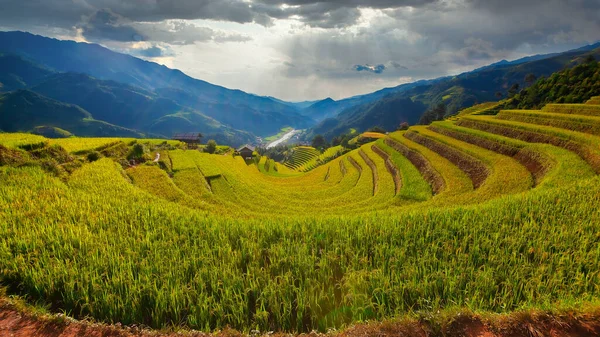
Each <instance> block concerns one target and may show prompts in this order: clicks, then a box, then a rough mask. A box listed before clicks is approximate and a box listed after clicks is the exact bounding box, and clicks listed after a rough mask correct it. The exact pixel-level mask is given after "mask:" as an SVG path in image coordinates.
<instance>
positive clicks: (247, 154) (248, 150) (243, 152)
mask: <svg viewBox="0 0 600 337" xmlns="http://www.w3.org/2000/svg"><path fill="white" fill-rule="evenodd" d="M236 152H237V153H239V154H240V156H242V158H244V159H252V153H254V146H250V145H248V144H246V145H244V146H242V147H240V148H239V149H237V151H236Z"/></svg>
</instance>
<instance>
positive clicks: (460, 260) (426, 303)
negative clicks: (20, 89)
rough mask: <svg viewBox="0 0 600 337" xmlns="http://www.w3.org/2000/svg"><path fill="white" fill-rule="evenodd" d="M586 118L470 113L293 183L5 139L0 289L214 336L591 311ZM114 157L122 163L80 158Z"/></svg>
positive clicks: (177, 152) (274, 172)
mask: <svg viewBox="0 0 600 337" xmlns="http://www.w3.org/2000/svg"><path fill="white" fill-rule="evenodd" d="M593 102H595V101H593ZM593 102H592V103H593ZM583 106H584V105H569V106H564V107H560V106H549V107H547V108H546V109H544V110H541V111H527V112H524V111H502V112H500V113H499V114H498V115H497V116H482V115H477V114H476V112H477V111H479V109H473V112H475V114H469V113H466V114H462V115H461V116H460V117H459V118H456V119H453V120H451V121H443V122H436V123H434V124H432V125H431V126H418V127H411V128H410V129H409V130H408V131H402V132H395V133H391V134H389V135H387V136H385V137H383V138H382V139H379V140H377V141H376V142H372V143H368V144H364V145H362V146H361V147H360V148H359V149H357V150H354V151H351V152H348V153H345V154H343V155H341V156H336V155H335V154H334V153H333V152H334V150H331V153H327V152H326V153H324V154H319V153H315V151H316V150H314V149H311V148H302V150H300V151H299V152H298V154H296V158H295V159H293V160H294V165H289V166H291V168H292V169H290V168H286V167H285V166H284V165H283V164H281V163H276V162H274V161H273V160H271V159H269V158H266V157H262V158H260V160H258V161H257V162H256V163H254V162H253V163H246V162H245V161H244V160H243V159H242V158H240V157H235V156H233V155H232V154H225V155H210V154H206V153H201V152H199V151H198V150H185V149H183V148H181V147H180V148H177V147H178V144H162V142H161V141H144V140H137V141H136V142H135V143H136V144H146V145H144V146H145V148H146V149H147V151H148V153H147V156H148V157H151V158H153V157H154V156H155V153H160V160H159V161H158V162H157V163H154V162H153V161H152V160H150V161H148V162H146V163H145V164H143V163H136V164H135V165H130V164H129V163H128V162H125V163H124V162H123V161H122V160H119V158H117V157H118V156H123V155H124V154H125V153H126V152H127V151H131V149H132V146H133V145H132V144H133V140H122V139H113V140H110V141H109V140H107V139H104V140H98V139H89V140H86V139H83V138H80V139H73V140H71V139H65V140H52V141H48V140H45V139H43V138H40V137H38V136H29V135H23V134H20V135H17V134H0V145H2V147H0V163H4V164H3V166H1V167H0V285H2V286H3V287H5V288H6V291H7V293H8V294H13V295H20V296H23V297H24V298H25V299H26V300H27V301H28V302H30V303H35V304H36V305H45V306H47V307H48V308H50V309H51V310H53V311H60V312H66V313H67V314H69V315H71V316H74V317H79V318H82V317H89V318H92V319H95V320H99V321H104V322H121V323H123V324H145V325H148V326H150V327H155V328H163V327H170V326H173V325H175V326H181V327H184V328H191V329H197V330H203V331H214V330H219V329H224V328H226V327H231V328H234V329H238V330H241V331H245V332H249V331H251V330H260V331H263V332H264V331H285V332H307V331H311V330H318V331H327V330H328V329H331V328H343V327H345V326H349V325H351V324H353V323H356V322H361V321H366V320H378V321H381V320H385V319H389V318H394V317H403V316H407V315H420V317H432V316H435V315H443V314H444V312H447V311H449V310H456V309H468V310H471V311H474V312H513V311H517V310H529V309H541V310H546V309H556V308H573V309H576V310H579V309H581V310H583V309H582V308H589V307H590V305H591V306H592V307H597V305H598V304H600V302H599V299H600V249H598V247H599V245H600V236H599V235H598V233H599V232H600V208H599V207H598V205H599V204H600V178H599V177H598V176H597V173H598V172H600V136H599V133H598V132H597V128H596V124H597V123H598V122H597V117H595V116H594V111H595V110H594V109H595V106H596V105H594V104H587V105H586V106H587V107H585V108H584V107H583ZM486 107H487V106H486ZM555 117H556V118H555ZM598 125H600V124H598ZM115 144H116V145H115ZM107 145H109V146H112V147H114V146H116V147H117V148H118V149H121V150H119V151H104V152H102V153H103V157H101V158H93V160H92V159H90V158H89V156H88V157H86V156H85V155H81V154H78V153H82V152H85V151H90V150H98V149H101V148H102V147H103V146H104V147H106V146H107ZM61 147H62V148H64V149H66V150H67V151H66V152H69V153H71V154H70V155H64V154H63V155H61V157H60V158H58V157H56V155H55V153H59V149H60V148H61ZM317 152H318V151H317ZM60 153H63V152H60ZM114 153H116V155H115V156H116V157H115V156H113V154H114ZM128 153H130V152H128ZM336 153H337V152H336ZM52 156H54V157H52ZM48 158H50V159H51V160H53V161H52V162H51V163H50V164H52V165H50V164H49V162H48V161H47V160H50V159H48ZM316 158H333V159H327V160H326V159H321V165H318V162H317V159H316ZM75 162H76V163H78V165H74V164H73V163H75ZM303 165H304V166H303ZM62 166H68V167H67V168H68V169H67V168H65V170H64V171H65V172H67V173H68V174H65V173H64V172H63V171H60V172H63V173H62V174H57V173H56V172H57V170H58V169H57V167H58V168H60V167H62ZM310 168H312V169H310ZM304 169H310V170H309V171H307V172H305V173H300V172H299V171H301V170H304Z"/></svg>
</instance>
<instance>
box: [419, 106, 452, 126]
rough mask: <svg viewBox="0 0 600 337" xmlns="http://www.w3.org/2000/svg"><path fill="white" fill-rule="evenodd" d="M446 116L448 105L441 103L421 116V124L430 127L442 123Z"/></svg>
mask: <svg viewBox="0 0 600 337" xmlns="http://www.w3.org/2000/svg"><path fill="white" fill-rule="evenodd" d="M444 116H446V104H444V103H440V104H438V105H437V106H436V107H435V108H433V109H430V110H428V111H426V112H425V113H424V114H423V116H421V119H420V120H419V124H423V125H428V124H431V123H432V122H435V121H441V120H443V119H444Z"/></svg>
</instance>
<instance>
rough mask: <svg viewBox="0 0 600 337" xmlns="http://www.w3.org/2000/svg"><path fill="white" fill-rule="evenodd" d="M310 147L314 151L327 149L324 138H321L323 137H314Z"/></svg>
mask: <svg viewBox="0 0 600 337" xmlns="http://www.w3.org/2000/svg"><path fill="white" fill-rule="evenodd" d="M311 145H312V147H314V148H315V149H322V148H324V147H327V140H325V137H323V135H316V136H315V137H314V138H313V140H312V142H311Z"/></svg>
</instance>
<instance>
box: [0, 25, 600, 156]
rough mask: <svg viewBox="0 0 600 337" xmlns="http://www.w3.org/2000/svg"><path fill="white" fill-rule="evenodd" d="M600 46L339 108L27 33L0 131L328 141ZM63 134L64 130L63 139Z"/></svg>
mask: <svg viewBox="0 0 600 337" xmlns="http://www.w3.org/2000/svg"><path fill="white" fill-rule="evenodd" d="M587 55H595V56H598V55H600V44H595V45H590V46H586V47H583V48H580V49H576V50H573V51H569V52H565V53H555V54H548V55H534V56H530V57H526V58H523V59H519V60H515V61H511V62H509V61H504V60H503V61H501V62H498V63H495V64H492V65H489V66H486V67H482V68H479V69H476V70H474V71H471V72H467V73H464V74H460V75H457V76H449V77H442V78H438V79H433V80H423V81H418V82H413V83H407V84H402V85H399V86H396V87H392V88H385V89H382V90H379V91H376V92H374V93H371V94H367V95H360V96H355V97H350V98H346V99H341V100H337V101H336V100H333V99H331V98H326V99H323V100H319V101H305V102H285V101H282V100H279V99H276V98H273V97H264V96H258V95H253V94H249V93H245V92H243V91H240V90H232V89H227V88H224V87H221V86H218V85H214V84H211V83H208V82H205V81H202V80H198V79H194V78H192V77H190V76H187V75H186V74H184V73H183V72H181V71H179V70H176V69H170V68H167V67H165V66H162V65H159V64H156V63H153V62H148V61H144V60H141V59H138V58H135V57H133V56H129V55H125V54H120V53H117V52H114V51H111V50H109V49H107V48H104V47H102V46H99V45H96V44H88V43H78V42H74V41H61V40H56V39H52V38H47V37H42V36H37V35H32V34H29V33H24V32H0V95H1V96H0V130H3V131H32V130H34V129H35V130H53V128H56V129H59V130H60V132H52V134H68V133H71V134H74V135H77V136H127V137H142V136H144V137H161V138H169V137H171V136H172V135H173V134H174V133H178V132H202V133H203V134H205V137H208V138H213V139H216V140H217V141H218V142H219V143H226V144H230V145H239V144H242V143H255V142H256V139H257V137H265V136H269V135H273V134H276V133H277V132H278V131H279V130H280V129H281V128H283V127H286V126H291V127H294V128H296V129H307V132H306V133H305V136H304V137H305V138H306V139H310V138H311V137H313V136H314V135H316V134H323V135H324V136H325V137H326V138H332V137H334V136H336V135H339V134H342V133H345V132H347V131H348V130H350V129H356V130H357V131H365V130H367V129H368V128H371V127H374V126H380V127H383V128H385V129H388V130H393V129H395V127H397V126H398V125H399V124H400V123H402V122H408V123H409V124H416V123H418V122H419V119H420V117H421V115H423V113H424V112H425V111H427V110H428V109H431V108H432V107H435V106H437V105H439V104H440V103H443V104H445V106H446V111H447V114H453V113H455V112H457V111H458V110H460V109H461V108H463V107H466V106H469V105H472V104H475V103H478V102H483V101H494V100H499V99H501V98H503V97H505V96H506V95H507V93H508V91H509V89H510V88H511V87H512V86H513V85H515V84H518V85H519V86H520V87H524V86H527V85H529V84H531V83H528V81H526V80H525V77H526V76H527V75H528V74H533V75H535V77H541V76H548V75H550V74H552V73H554V72H556V71H559V70H561V69H563V68H565V67H570V66H573V65H575V64H577V63H578V62H580V59H582V58H583V57H586V56H587ZM63 130H64V132H63Z"/></svg>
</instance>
